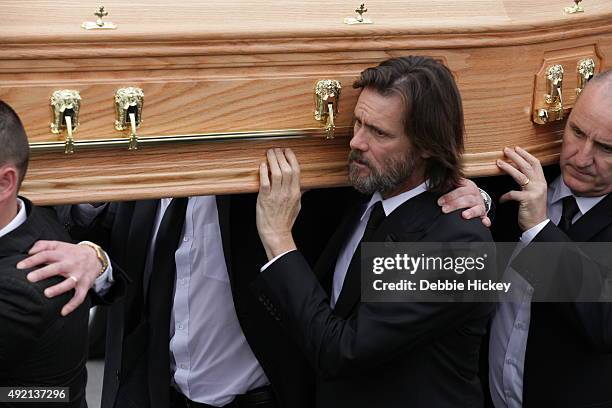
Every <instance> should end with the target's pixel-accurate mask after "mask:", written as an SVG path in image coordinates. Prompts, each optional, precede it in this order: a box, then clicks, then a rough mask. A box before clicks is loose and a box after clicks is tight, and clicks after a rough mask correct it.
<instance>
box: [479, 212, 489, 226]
mask: <svg viewBox="0 0 612 408" xmlns="http://www.w3.org/2000/svg"><path fill="white" fill-rule="evenodd" d="M480 220H481V221H482V224H483V225H484V226H485V227H487V228H490V227H491V219H490V218H489V217H487V216H486V215H485V216H484V217H482V218H481V219H480Z"/></svg>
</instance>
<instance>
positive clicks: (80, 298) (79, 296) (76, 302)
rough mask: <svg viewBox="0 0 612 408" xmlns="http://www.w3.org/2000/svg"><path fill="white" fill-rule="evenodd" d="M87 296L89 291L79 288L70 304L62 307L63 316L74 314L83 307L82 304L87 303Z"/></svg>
mask: <svg viewBox="0 0 612 408" xmlns="http://www.w3.org/2000/svg"><path fill="white" fill-rule="evenodd" d="M86 296H87V290H85V289H83V288H82V287H77V288H76V291H75V293H74V296H73V297H72V299H70V301H69V302H68V303H66V304H65V305H64V307H62V311H61V314H62V316H66V315H69V314H70V313H72V312H73V311H74V310H75V309H76V308H77V307H79V306H81V304H82V303H83V302H84V301H85V297H86Z"/></svg>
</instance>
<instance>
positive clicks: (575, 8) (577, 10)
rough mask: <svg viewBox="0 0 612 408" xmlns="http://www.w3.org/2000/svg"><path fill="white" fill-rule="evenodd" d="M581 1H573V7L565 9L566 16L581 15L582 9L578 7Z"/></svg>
mask: <svg viewBox="0 0 612 408" xmlns="http://www.w3.org/2000/svg"><path fill="white" fill-rule="evenodd" d="M581 2H582V0H574V3H575V4H574V5H573V6H569V7H566V8H565V12H566V13H567V14H575V13H583V12H584V8H583V7H582V6H581V5H580V3H581Z"/></svg>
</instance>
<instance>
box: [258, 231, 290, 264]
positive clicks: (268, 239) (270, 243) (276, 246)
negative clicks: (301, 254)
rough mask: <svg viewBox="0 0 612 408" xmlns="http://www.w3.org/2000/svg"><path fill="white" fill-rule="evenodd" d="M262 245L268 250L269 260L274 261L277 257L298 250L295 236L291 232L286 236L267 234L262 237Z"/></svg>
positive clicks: (285, 234)
mask: <svg viewBox="0 0 612 408" xmlns="http://www.w3.org/2000/svg"><path fill="white" fill-rule="evenodd" d="M262 243H263V245H264V249H265V250H266V255H267V256H268V260H271V259H274V258H275V257H277V256H279V255H281V254H283V253H285V252H288V251H291V250H294V249H296V245H295V242H294V241H293V236H292V235H291V233H290V232H288V233H284V234H266V235H265V236H262Z"/></svg>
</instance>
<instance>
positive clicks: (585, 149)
mask: <svg viewBox="0 0 612 408" xmlns="http://www.w3.org/2000/svg"><path fill="white" fill-rule="evenodd" d="M574 162H575V163H576V166H578V167H583V168H584V167H589V166H590V165H591V164H593V142H591V141H590V140H588V141H586V143H584V144H583V145H582V146H580V149H578V152H577V153H576V158H575V160H574Z"/></svg>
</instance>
